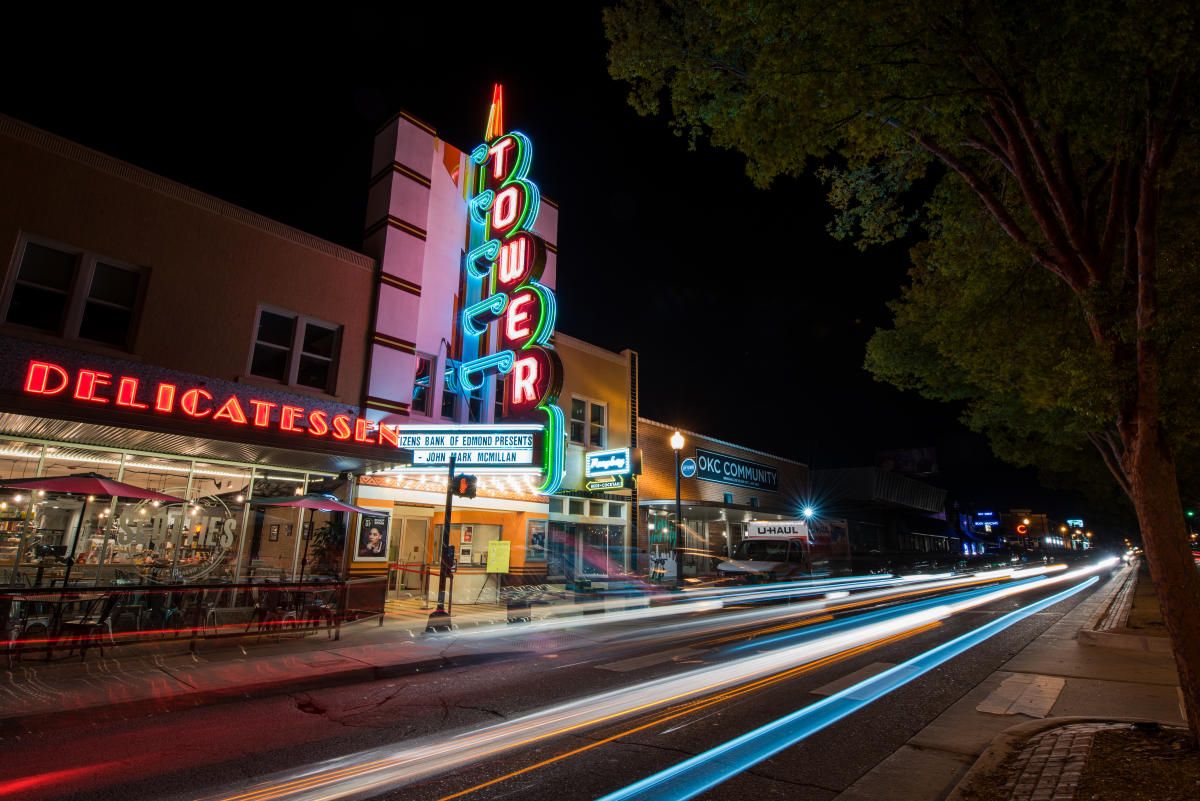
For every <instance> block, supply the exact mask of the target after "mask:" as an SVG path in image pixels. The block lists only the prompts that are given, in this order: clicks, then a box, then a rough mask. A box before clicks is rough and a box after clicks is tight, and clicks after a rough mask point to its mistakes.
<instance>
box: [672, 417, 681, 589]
mask: <svg viewBox="0 0 1200 801" xmlns="http://www.w3.org/2000/svg"><path fill="white" fill-rule="evenodd" d="M671 448H673V449H674V451H675V584H676V585H678V586H682V585H683V531H682V528H681V526H680V524H681V523H682V522H683V510H682V508H681V506H682V504H680V501H679V477H680V472H679V465H680V460H681V459H682V458H683V457H682V453H683V434H680V433H679V432H678V431H676V432H675V433H674V434H672V435H671Z"/></svg>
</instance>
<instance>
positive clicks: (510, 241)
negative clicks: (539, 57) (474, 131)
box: [447, 84, 565, 494]
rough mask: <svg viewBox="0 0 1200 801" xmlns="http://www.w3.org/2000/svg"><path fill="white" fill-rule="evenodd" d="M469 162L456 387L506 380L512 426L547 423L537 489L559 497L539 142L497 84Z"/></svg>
mask: <svg viewBox="0 0 1200 801" xmlns="http://www.w3.org/2000/svg"><path fill="white" fill-rule="evenodd" d="M470 160H471V169H470V178H469V181H468V184H467V193H468V195H467V197H468V200H467V210H468V217H469V221H470V222H469V226H470V231H469V242H468V249H467V254H466V257H465V259H464V264H463V269H464V271H465V273H466V290H467V291H466V298H465V300H464V304H463V310H462V317H461V320H460V321H459V324H460V329H461V342H462V350H461V355H462V361H461V362H459V364H458V365H457V369H456V370H452V371H451V372H450V373H449V374H448V375H447V378H448V384H449V385H451V386H452V387H453V388H454V390H455V391H456V392H459V393H460V394H468V395H469V394H470V393H472V392H477V391H479V390H480V389H482V387H483V385H484V382H485V381H486V380H487V378H488V376H490V375H503V376H507V381H505V384H504V395H505V397H504V416H505V420H506V421H517V420H529V421H532V422H537V423H540V424H543V425H544V426H545V437H544V446H543V447H544V448H545V458H544V461H543V465H544V469H545V471H546V472H545V480H544V481H543V482H542V485H541V486H540V487H538V491H539V492H542V493H546V494H551V493H554V492H555V491H557V490H558V488H559V486H560V485H561V484H562V477H563V450H564V431H565V424H564V420H563V413H562V410H561V409H559V408H558V406H557V405H556V402H557V401H558V393H559V392H560V391H561V390H562V362H561V361H559V358H558V354H557V353H555V352H554V348H553V347H552V346H551V344H550V337H551V336H552V335H553V334H554V324H555V318H556V317H557V312H556V306H555V301H554V292H552V291H551V290H550V288H549V287H547V286H545V285H544V284H542V283H540V282H539V279H540V278H541V277H542V272H543V270H545V267H546V246H545V243H544V242H543V241H542V240H541V238H540V237H539V236H537V235H536V234H534V233H533V226H534V223H535V222H536V221H537V216H538V210H539V208H540V206H541V194H540V193H539V192H538V188H537V184H535V183H533V182H532V181H530V180H529V167H530V164H532V162H533V145H532V143H530V141H529V137H528V136H526V135H525V134H523V133H521V132H520V131H508V132H505V130H504V112H503V98H502V95H501V88H500V85H499V84H497V85H496V87H495V89H494V91H493V95H492V107H491V111H490V112H489V114H488V124H487V131H486V133H485V134H484V141H483V143H482V144H480V145H479V146H477V147H476V148H475V149H474V150H473V151H471V156H470ZM493 323H498V326H497V327H498V328H499V331H498V335H497V336H496V337H494V338H488V337H486V334H487V331H488V326H489V325H491V324H493ZM485 350H487V351H490V352H484V351H485Z"/></svg>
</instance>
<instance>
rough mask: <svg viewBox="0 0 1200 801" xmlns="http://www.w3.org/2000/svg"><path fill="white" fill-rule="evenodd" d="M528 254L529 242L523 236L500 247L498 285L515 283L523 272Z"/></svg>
mask: <svg viewBox="0 0 1200 801" xmlns="http://www.w3.org/2000/svg"><path fill="white" fill-rule="evenodd" d="M528 253H529V241H528V239H526V237H524V236H518V237H517V238H516V239H512V240H510V241H508V242H505V243H504V244H503V245H501V246H500V272H499V280H500V283H502V284H515V283H517V281H518V280H519V279H520V278H521V277H522V274H523V273H524V272H525V261H526V259H527V258H528Z"/></svg>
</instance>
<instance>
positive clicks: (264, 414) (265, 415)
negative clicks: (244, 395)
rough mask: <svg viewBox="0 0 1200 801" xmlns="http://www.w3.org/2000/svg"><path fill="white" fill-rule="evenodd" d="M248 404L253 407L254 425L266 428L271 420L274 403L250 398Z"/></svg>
mask: <svg viewBox="0 0 1200 801" xmlns="http://www.w3.org/2000/svg"><path fill="white" fill-rule="evenodd" d="M250 405H251V406H253V407H254V425H256V426H258V427H259V428H266V427H267V426H268V425H269V424H270V422H271V410H272V409H274V408H275V404H273V403H270V402H268V401H260V400H254V399H253V398H251V399H250Z"/></svg>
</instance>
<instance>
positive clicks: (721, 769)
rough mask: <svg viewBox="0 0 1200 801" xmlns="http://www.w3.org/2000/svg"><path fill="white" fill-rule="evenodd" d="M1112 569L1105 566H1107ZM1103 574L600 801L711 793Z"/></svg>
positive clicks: (658, 800) (672, 799)
mask: <svg viewBox="0 0 1200 801" xmlns="http://www.w3.org/2000/svg"><path fill="white" fill-rule="evenodd" d="M1104 566H1107V565H1100V566H1098V567H1101V568H1102V567H1104ZM1090 572H1096V571H1095V569H1092V570H1088V571H1072V573H1068V574H1065V575H1063V576H1059V577H1057V578H1056V579H1052V580H1049V581H1044V582H1039V584H1041V585H1043V586H1044V585H1045V584H1048V583H1058V582H1060V581H1063V580H1068V579H1072V580H1073V579H1075V578H1080V577H1082V574H1083V573H1090ZM1099 580H1100V579H1099V577H1098V576H1092V577H1091V578H1087V579H1084V580H1083V581H1081V582H1080V583H1078V584H1076V585H1074V586H1072V587H1070V588H1068V589H1066V590H1063V591H1062V592H1059V593H1056V594H1054V595H1052V596H1050V597H1048V598H1044V599H1042V600H1040V601H1037V602H1035V603H1032V604H1030V605H1028V606H1025V607H1022V608H1021V609H1018V610H1016V611H1013V612H1009V613H1008V614H1006V615H1004V616H1002V617H1000V618H997V619H996V620H993V621H991V622H990V623H987V624H985V625H983V626H980V627H978V628H976V629H973V630H971V631H969V632H967V633H966V634H963V635H960V636H958V637H955V638H954V639H953V640H950V641H949V642H946V643H943V644H941V645H939V646H936V647H934V648H931V649H930V650H928V651H926V652H924V653H922V654H920V655H918V656H916V657H913V658H912V659H909V660H907V661H905V662H901V663H900V664H898V665H896V666H894V667H892V668H889V669H888V670H886V671H884V672H883V673H880V674H879V675H877V676H873V677H871V678H869V679H866V680H864V681H861V682H859V683H857V684H855V685H854V686H852V687H848V688H846V689H844V690H841V691H840V692H837V693H834V694H833V695H831V696H829V697H828V698H825V699H823V700H821V701H818V702H817V703H815V704H811V705H809V706H806V707H804V708H803V709H799V710H797V711H795V712H793V713H791V714H790V715H786V716H784V717H782V718H779V719H777V720H775V721H772V722H771V723H768V724H766V725H765V726H760V727H759V728H757V729H754V730H753V731H750V732H747V733H746V734H743V735H741V736H740V737H737V738H734V739H733V740H730V741H728V742H726V743H723V744H722V745H720V746H717V747H716V748H712V749H709V750H708V751H705V752H704V753H702V754H697V755H696V756H694V757H691V758H690V759H687V760H684V761H683V762H680V763H679V764H677V765H674V766H673V767H671V768H668V769H666V770H663V771H660V772H659V773H656V774H654V775H653V776H649V777H647V778H645V779H642V780H640V781H638V782H635V783H634V784H631V785H629V786H628V787H625V788H622V789H621V790H618V791H616V792H613V793H609V794H608V795H605V796H603V797H601V798H600V799H598V801H686V800H687V799H690V798H694V797H695V796H697V795H699V794H701V793H703V792H705V791H706V790H710V789H712V788H713V787H715V786H716V785H718V784H720V783H722V782H724V781H726V780H727V779H729V778H731V777H732V776H734V775H736V774H737V773H740V772H742V771H744V770H746V769H748V768H750V767H751V766H753V765H756V764H758V763H759V762H762V761H763V760H765V759H768V758H770V757H771V756H773V755H775V754H777V753H779V752H780V751H783V750H784V749H786V748H790V747H791V746H793V745H795V744H796V743H798V742H800V741H801V740H803V739H805V738H806V737H809V736H811V735H812V734H814V733H816V732H818V731H820V730H821V729H824V728H826V727H827V726H830V725H832V724H834V723H836V722H838V721H839V720H842V719H843V718H845V717H847V716H848V715H851V714H853V713H854V712H857V711H858V710H859V709H862V708H863V707H864V706H866V705H867V704H870V703H872V702H873V701H876V700H878V699H879V698H882V697H883V696H885V695H887V694H888V693H890V692H892V691H893V690H895V689H897V688H899V687H902V686H904V685H905V684H908V683H909V682H911V681H913V680H914V679H917V678H919V677H920V676H923V675H924V674H925V673H927V672H929V671H930V670H932V669H933V668H935V667H937V666H938V665H941V664H943V663H945V662H947V661H949V660H950V659H953V658H954V657H956V656H958V655H960V654H962V653H963V652H965V651H967V650H969V649H971V648H973V647H975V646H976V645H978V644H979V643H981V642H983V641H984V640H986V639H988V638H989V637H992V636H995V635H996V634H998V633H1000V632H1001V631H1004V630H1005V629H1007V628H1008V627H1009V626H1012V625H1013V624H1015V623H1017V622H1019V621H1021V620H1024V619H1025V618H1027V617H1029V616H1030V615H1033V614H1036V613H1037V612H1040V611H1041V610H1043V609H1046V608H1047V607H1050V606H1053V605H1054V604H1056V603H1059V602H1060V601H1064V600H1066V599H1067V598H1070V597H1072V596H1073V595H1075V594H1076V593H1079V592H1081V591H1083V590H1084V589H1086V588H1088V587H1090V586H1092V585H1093V584H1095V583H1097V582H1098V581H1099ZM1022 589H1023V588H1018V587H1008V588H1005V589H1003V590H999V591H997V592H996V593H993V595H994V596H998V597H1007V596H1009V595H1012V594H1013V593H1014V592H1020V591H1022ZM967 603H968V605H970V606H974V605H977V604H978V601H977V600H972V601H969V602H967Z"/></svg>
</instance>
